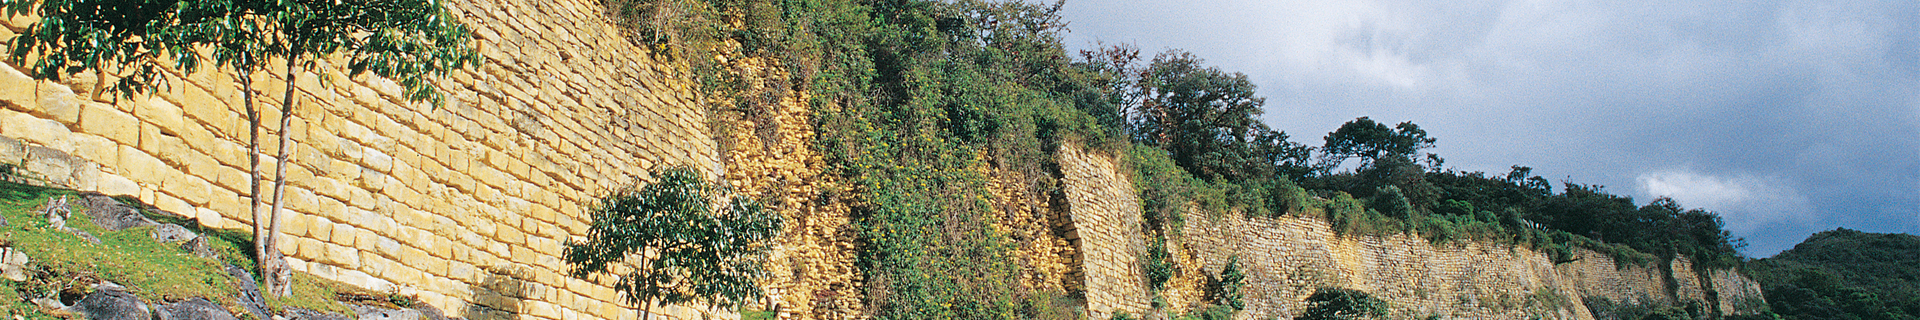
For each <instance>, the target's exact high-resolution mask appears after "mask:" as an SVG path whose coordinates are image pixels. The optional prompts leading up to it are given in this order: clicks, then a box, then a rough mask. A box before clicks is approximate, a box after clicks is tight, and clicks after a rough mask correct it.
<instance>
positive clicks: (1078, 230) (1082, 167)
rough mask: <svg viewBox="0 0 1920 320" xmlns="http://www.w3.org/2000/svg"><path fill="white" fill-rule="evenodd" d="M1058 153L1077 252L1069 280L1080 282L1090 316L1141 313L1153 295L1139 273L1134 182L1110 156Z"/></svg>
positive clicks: (1140, 240)
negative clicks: (1074, 270)
mask: <svg viewBox="0 0 1920 320" xmlns="http://www.w3.org/2000/svg"><path fill="white" fill-rule="evenodd" d="M1060 149H1061V152H1060V174H1061V179H1060V180H1061V183H1062V184H1063V185H1064V186H1063V187H1064V189H1066V198H1067V199H1066V200H1067V201H1066V203H1067V211H1068V213H1069V216H1070V217H1071V220H1072V221H1073V226H1072V227H1071V228H1072V229H1071V231H1069V232H1068V234H1067V236H1066V238H1067V241H1068V242H1069V243H1071V245H1072V246H1073V247H1075V248H1079V250H1076V251H1075V253H1076V257H1075V259H1074V260H1075V261H1077V262H1078V263H1077V264H1078V266H1079V270H1077V272H1078V274H1077V275H1073V276H1070V277H1069V278H1075V279H1080V281H1081V285H1083V287H1080V288H1084V289H1085V290H1086V294H1087V296H1086V298H1087V315H1088V318H1089V319H1107V318H1109V317H1112V316H1113V313H1114V312H1117V311H1124V312H1127V313H1130V314H1135V315H1139V314H1141V312H1143V311H1145V310H1147V308H1148V307H1150V306H1151V304H1150V303H1151V300H1150V299H1152V296H1151V295H1150V293H1149V292H1147V282H1146V278H1145V276H1146V275H1145V273H1143V272H1142V270H1141V269H1140V257H1141V255H1142V254H1143V253H1145V252H1146V243H1145V242H1144V241H1145V237H1144V236H1143V233H1142V232H1141V230H1140V219H1141V217H1140V199H1139V198H1138V196H1136V195H1135V193H1134V190H1133V181H1132V178H1129V177H1128V176H1127V175H1126V174H1123V173H1122V172H1125V171H1121V170H1120V167H1119V165H1117V164H1116V163H1115V162H1114V160H1113V157H1111V156H1107V155H1101V154H1095V153H1090V152H1087V151H1086V150H1082V149H1081V148H1079V147H1075V146H1063V147H1061V148H1060Z"/></svg>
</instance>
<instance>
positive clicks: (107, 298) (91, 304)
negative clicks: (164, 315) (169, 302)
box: [73, 287, 153, 320]
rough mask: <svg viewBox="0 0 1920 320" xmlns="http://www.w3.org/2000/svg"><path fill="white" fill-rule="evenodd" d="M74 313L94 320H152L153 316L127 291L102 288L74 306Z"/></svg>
mask: <svg viewBox="0 0 1920 320" xmlns="http://www.w3.org/2000/svg"><path fill="white" fill-rule="evenodd" d="M73 311H74V312H76V313H79V314H80V315H82V316H83V317H85V318H87V319H94V320H151V319H153V314H152V313H150V312H148V310H147V305H146V304H144V303H140V298H139V297H134V296H133V294H132V293H127V291H126V290H123V289H116V288H104V287H103V288H101V289H100V290H95V291H94V292H93V293H92V294H88V295H87V297H86V298H82V299H80V301H79V302H77V303H74V304H73Z"/></svg>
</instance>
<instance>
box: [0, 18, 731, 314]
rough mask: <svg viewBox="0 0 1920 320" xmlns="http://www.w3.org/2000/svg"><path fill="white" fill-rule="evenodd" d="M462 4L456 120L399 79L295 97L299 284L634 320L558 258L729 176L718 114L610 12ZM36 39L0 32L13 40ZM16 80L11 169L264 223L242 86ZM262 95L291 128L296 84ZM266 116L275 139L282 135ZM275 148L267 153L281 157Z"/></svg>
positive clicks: (1, 86) (485, 307)
mask: <svg viewBox="0 0 1920 320" xmlns="http://www.w3.org/2000/svg"><path fill="white" fill-rule="evenodd" d="M449 5H450V7H451V8H452V9H453V10H454V11H455V13H456V15H458V16H460V17H461V19H462V20H463V21H465V22H466V23H467V24H468V26H469V27H471V28H472V29H473V30H474V31H475V35H476V37H477V42H478V43H477V45H478V47H479V50H480V52H481V53H482V54H483V55H484V58H483V59H481V60H480V61H478V65H477V66H475V67H472V68H469V69H466V70H460V71H456V72H455V73H454V74H453V75H452V76H451V77H449V78H447V79H445V80H444V81H441V82H439V86H440V87H441V89H442V90H443V91H444V92H446V93H447V94H448V96H449V99H448V100H447V103H446V104H445V105H442V106H430V105H426V104H418V103H404V102H402V100H400V99H399V98H398V97H399V95H398V94H399V87H398V86H397V85H395V84H394V83H393V82H392V81H388V80H384V79H373V78H368V77H364V76H363V77H354V78H347V77H345V76H344V75H340V74H334V76H336V77H337V78H338V79H342V80H340V81H335V82H334V84H333V85H332V86H330V87H329V86H322V85H320V84H319V83H318V82H317V81H316V80H317V79H316V77H314V76H312V75H307V76H304V77H302V78H301V79H299V80H300V81H298V82H297V91H298V95H299V98H300V99H301V100H302V101H303V102H302V103H301V104H300V105H299V107H298V108H296V109H295V112H294V113H295V119H293V125H292V127H291V128H290V129H289V130H288V131H289V132H290V133H291V134H292V137H293V140H294V141H295V142H296V144H295V145H293V147H292V156H291V157H290V158H291V160H292V161H291V163H292V164H293V165H294V166H292V167H289V168H288V170H287V174H288V178H287V181H288V182H289V183H288V190H287V195H286V200H287V206H288V208H289V209H290V210H291V211H292V212H290V214H287V215H285V218H283V219H284V220H283V223H284V224H285V225H286V226H285V232H286V234H287V235H288V236H289V237H287V238H285V240H284V241H282V242H281V247H282V250H284V251H285V252H286V253H287V254H288V255H289V256H290V257H291V258H292V260H294V261H293V262H292V265H293V267H294V269H296V270H302V271H307V272H310V273H312V274H315V275H319V276H321V277H325V278H330V279H334V280H340V281H343V282H347V283H350V284H355V285H360V286H364V287H368V288H373V289H376V290H394V291H397V292H399V293H403V294H417V295H418V296H419V297H420V299H421V300H423V301H425V302H427V303H430V304H433V305H434V306H437V307H439V308H442V309H445V310H448V311H449V312H450V313H452V314H453V315H456V316H464V317H468V318H483V319H484V318H521V319H631V318H634V317H635V316H636V314H635V312H634V311H633V309H632V308H631V307H632V306H630V305H627V304H625V303H622V302H621V301H622V299H623V297H622V296H621V295H619V294H617V293H616V292H615V291H614V290H612V289H609V288H608V287H606V286H603V285H600V284H595V283H592V282H588V281H582V280H577V279H573V278H570V277H568V276H566V275H564V274H563V272H565V270H567V269H568V268H567V267H566V265H565V263H564V262H562V261H561V260H560V254H561V252H562V248H563V244H564V243H565V242H566V241H568V240H569V239H570V238H571V237H575V236H581V235H583V234H584V232H585V225H586V222H587V219H588V218H587V217H586V216H585V215H584V213H583V212H584V210H583V208H582V207H581V206H582V205H586V204H590V203H591V201H592V200H593V199H594V197H595V196H597V195H600V194H603V193H604V192H606V191H607V190H610V189H613V188H617V187H621V186H625V185H629V184H631V183H633V182H635V179H636V177H640V176H644V175H645V174H646V172H647V171H648V170H649V169H652V168H657V167H661V166H667V165H690V166H694V167H696V168H698V170H700V171H703V172H708V173H709V174H711V175H713V176H717V174H718V172H715V171H717V170H719V169H718V165H717V163H718V161H717V159H716V158H717V154H716V152H715V149H716V148H715V147H714V142H713V139H711V138H710V137H709V133H708V130H707V124H706V121H707V118H708V117H707V115H706V114H705V111H704V110H705V109H704V108H703V107H700V106H699V105H698V104H696V103H694V102H693V99H694V97H693V96H692V95H690V94H689V91H688V89H687V86H686V85H685V84H683V83H681V82H677V81H676V80H674V78H672V77H670V76H669V74H668V73H667V71H665V66H664V65H662V64H661V63H658V62H655V61H652V60H650V59H649V58H648V55H647V54H646V52H645V51H644V50H643V49H641V48H638V47H635V46H634V45H632V44H631V43H629V42H628V41H627V40H625V37H624V36H623V31H622V30H621V29H619V28H618V27H616V26H615V25H613V24H612V23H610V22H609V21H610V20H609V19H608V18H607V17H606V16H605V15H604V14H603V13H602V11H603V8H602V7H601V4H599V3H598V2H595V1H581V0H558V1H519V0H508V1H478V0H455V1H451V2H449ZM32 21H33V19H27V18H16V19H13V20H9V21H6V22H4V27H3V28H0V41H4V40H7V39H12V38H13V37H14V36H15V34H16V33H18V32H21V31H22V30H23V29H24V28H25V27H26V26H27V24H28V23H30V22H32ZM271 65H279V64H278V63H273V64H271ZM322 69H323V70H337V69H340V68H335V67H331V66H323V67H322ZM20 70H21V69H20V68H18V67H17V66H13V65H5V66H4V67H0V161H6V162H16V161H24V162H25V164H26V168H27V169H28V171H31V172H33V173H35V174H37V175H40V176H42V177H44V178H45V179H46V180H47V181H49V182H50V183H53V184H56V185H61V186H66V187H71V188H75V189H80V190H88V191H100V192H104V193H108V194H121V195H132V196H135V197H138V198H139V199H141V200H143V201H145V202H147V203H152V204H155V205H156V206H157V207H159V208H160V209H163V210H167V211H171V212H174V213H178V214H182V215H185V216H189V217H193V218H197V219H199V220H200V221H201V222H202V223H203V224H207V225H209V226H213V227H221V228H241V229H244V228H247V226H249V225H250V224H251V223H252V220H253V219H252V217H250V216H249V211H248V208H247V203H248V199H247V198H245V197H244V196H245V194H246V193H245V192H246V190H247V189H248V187H249V186H248V184H249V183H248V181H247V173H246V172H247V171H246V170H247V162H246V159H247V157H246V147H245V145H244V144H243V143H244V142H245V141H246V139H247V126H246V121H245V117H246V116H245V113H244V109H242V106H241V96H240V94H239V92H240V91H239V88H238V87H237V84H236V83H237V82H236V81H234V80H233V77H232V76H231V75H229V74H226V73H221V72H209V71H202V72H200V73H196V74H178V73H175V74H172V75H170V76H169V77H168V78H169V80H170V81H168V83H167V84H168V86H166V87H164V88H163V89H162V90H161V91H160V92H158V93H156V94H154V95H151V96H141V97H136V98H133V99H119V100H116V99H114V97H113V96H112V95H110V94H96V92H92V91H93V90H92V89H93V88H94V87H95V84H96V83H98V82H99V81H97V79H90V78H91V77H85V76H83V77H80V78H75V79H72V80H70V81H67V82H66V83H52V82H45V81H33V80H31V79H29V78H27V77H26V76H25V75H23V74H22V73H21V71H20ZM329 72H337V71H329ZM254 78H255V79H265V80H264V81H262V82H261V83H259V84H258V85H257V88H256V89H257V92H259V93H260V94H258V95H256V99H257V100H259V101H263V104H262V105H261V108H262V109H263V110H268V111H272V110H277V109H278V108H277V106H276V104H277V103H278V101H280V100H281V92H282V88H285V86H286V83H285V82H284V81H280V80H278V78H277V77H276V76H274V75H269V74H260V75H256V76H254ZM267 113H269V114H268V115H267V116H265V117H263V118H264V119H262V120H263V123H266V124H274V123H277V121H278V117H277V116H276V115H274V114H272V113H274V112H267ZM269 129H271V127H269ZM269 132H270V130H269ZM272 137H273V136H271V135H267V136H265V137H264V138H263V139H261V142H262V150H264V151H266V152H268V155H271V154H272V153H271V152H272V151H273V150H274V148H275V147H276V146H277V144H276V142H277V140H276V139H273V138H272ZM271 161H272V159H270V158H269V159H263V166H262V168H261V170H262V172H264V173H271V172H272V169H273V166H272V162H271ZM267 177H270V174H269V175H268V176H267ZM263 178H266V177H263ZM263 192H264V191H263ZM656 310H658V308H656ZM670 311H672V310H670ZM677 311H680V312H681V313H689V312H693V311H691V310H685V309H682V310H677Z"/></svg>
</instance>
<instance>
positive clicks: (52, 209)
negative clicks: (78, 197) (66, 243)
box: [44, 196, 100, 244]
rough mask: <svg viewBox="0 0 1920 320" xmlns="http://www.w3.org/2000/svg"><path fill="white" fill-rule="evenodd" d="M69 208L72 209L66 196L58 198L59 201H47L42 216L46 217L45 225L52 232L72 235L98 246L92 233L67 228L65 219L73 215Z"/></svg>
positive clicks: (97, 240) (96, 239) (98, 241)
mask: <svg viewBox="0 0 1920 320" xmlns="http://www.w3.org/2000/svg"><path fill="white" fill-rule="evenodd" d="M70 207H72V205H71V204H68V203H67V196H60V198H59V199H54V200H47V205H46V209H45V212H44V214H45V215H46V217H47V225H48V226H51V227H53V229H54V230H60V231H65V232H67V233H72V234H73V235H76V236H80V239H86V240H87V242H92V243H93V244H100V238H96V237H94V236H93V234H92V233H87V232H86V231H83V230H80V229H74V228H72V227H68V226H67V217H69V216H72V215H73V209H71V208H70Z"/></svg>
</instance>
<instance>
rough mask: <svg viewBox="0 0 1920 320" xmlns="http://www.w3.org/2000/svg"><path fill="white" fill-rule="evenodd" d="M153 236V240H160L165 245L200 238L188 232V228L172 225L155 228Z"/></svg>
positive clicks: (163, 224) (164, 224)
mask: <svg viewBox="0 0 1920 320" xmlns="http://www.w3.org/2000/svg"><path fill="white" fill-rule="evenodd" d="M152 235H153V240H158V241H160V242H163V243H174V242H180V241H188V240H193V239H198V238H200V235H198V234H194V233H193V231H189V230H187V227H182V226H180V225H177V224H172V223H162V224H160V225H159V226H156V227H154V228H153V232H152Z"/></svg>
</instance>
